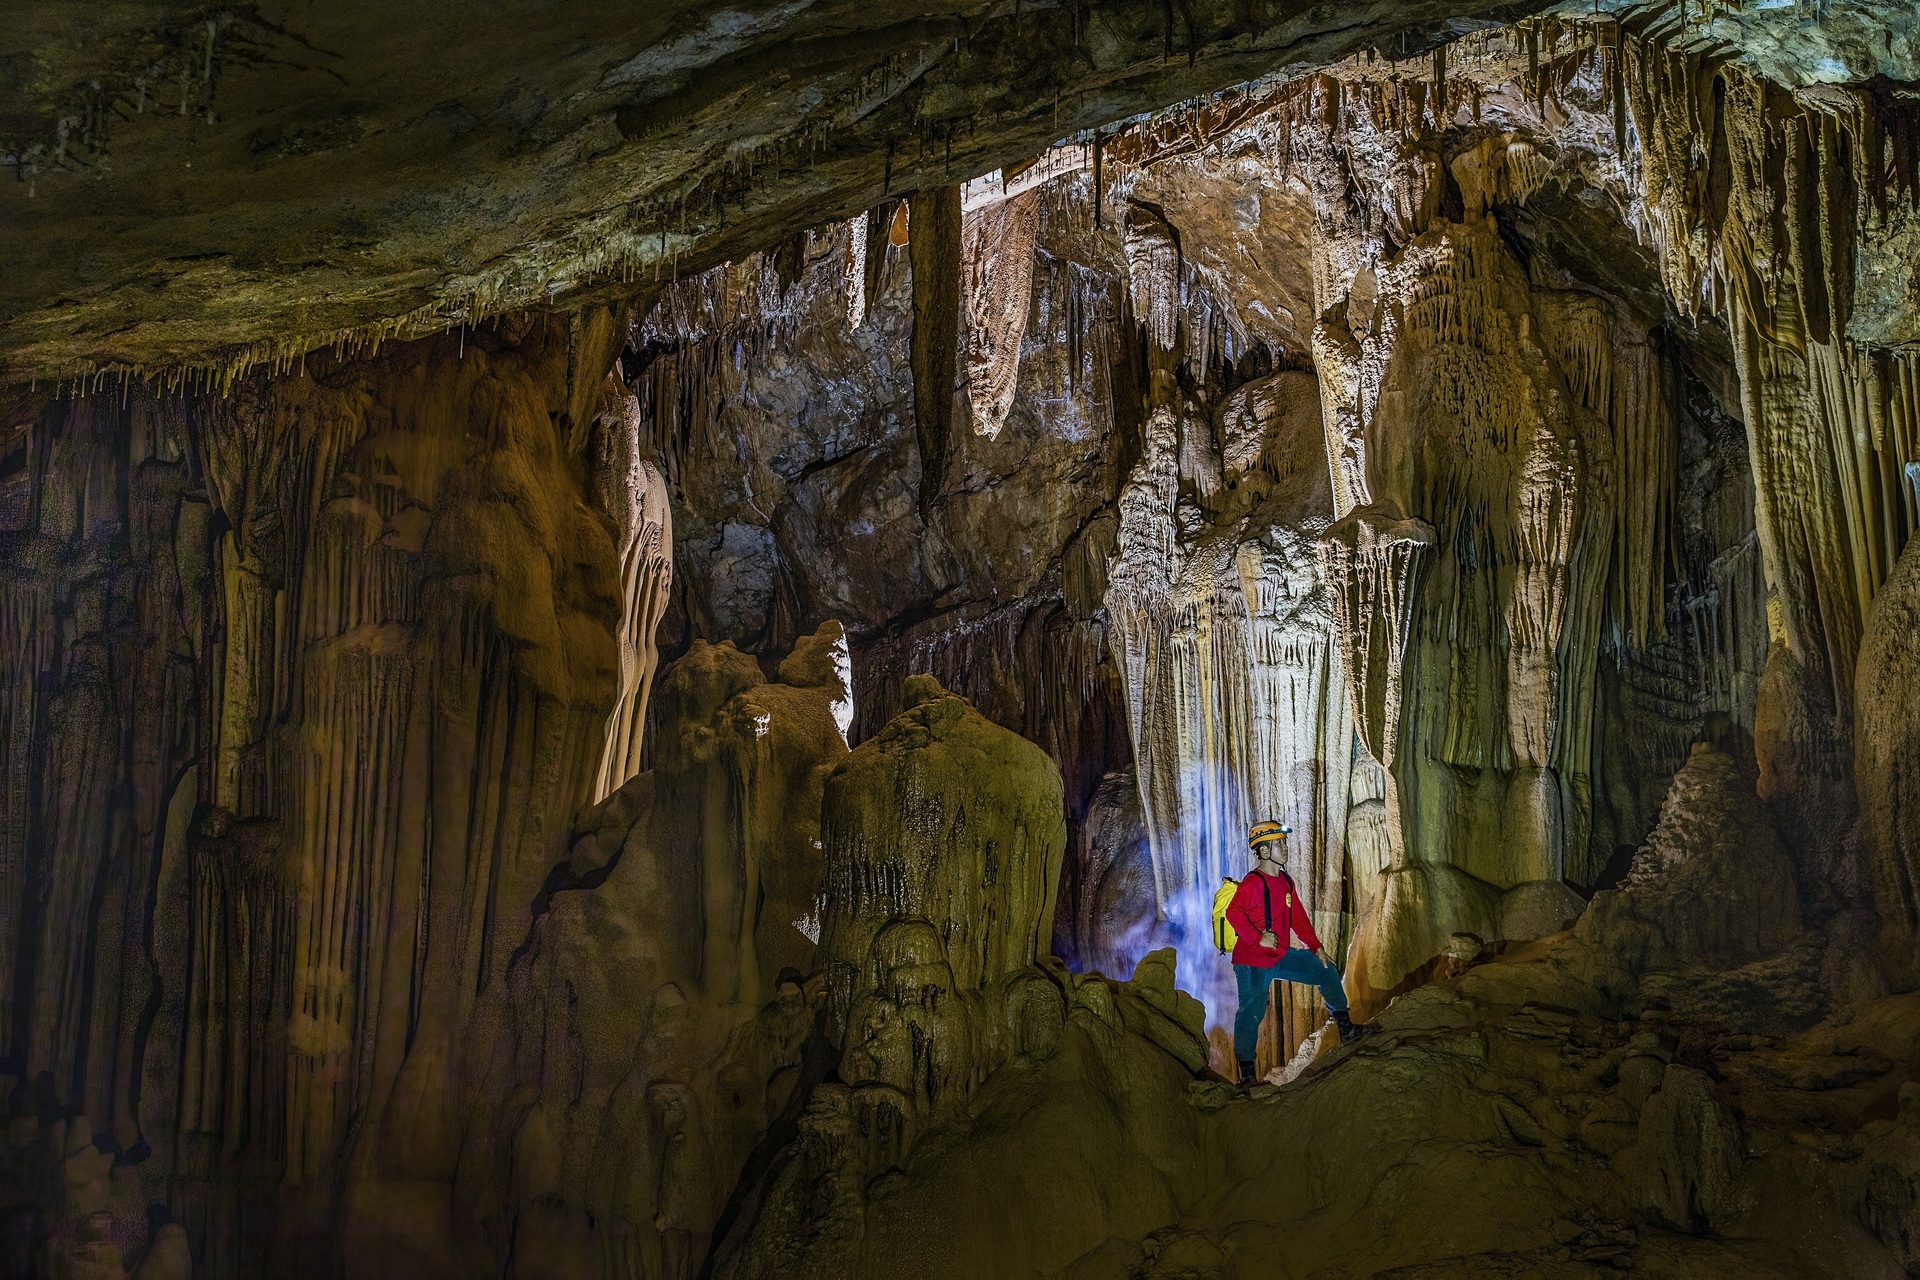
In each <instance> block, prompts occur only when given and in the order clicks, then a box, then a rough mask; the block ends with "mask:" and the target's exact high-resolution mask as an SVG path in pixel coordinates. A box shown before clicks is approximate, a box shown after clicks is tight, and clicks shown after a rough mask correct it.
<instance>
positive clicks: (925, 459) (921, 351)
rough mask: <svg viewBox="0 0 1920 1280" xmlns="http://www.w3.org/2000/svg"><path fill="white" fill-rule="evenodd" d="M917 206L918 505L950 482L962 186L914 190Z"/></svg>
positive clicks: (929, 503)
mask: <svg viewBox="0 0 1920 1280" xmlns="http://www.w3.org/2000/svg"><path fill="white" fill-rule="evenodd" d="M909 204H910V206H911V208H912V210H913V220H912V227H913V232H912V239H911V241H910V243H909V245H908V249H909V252H910V253H911V255H912V261H913V404H914V421H915V423H916V429H917V431H918V433H919V441H920V506H921V509H922V510H923V511H931V510H932V509H933V508H934V505H935V503H936V502H937V501H938V499H939V497H940V490H941V487H942V485H943V484H944V483H945V481H946V473H947V453H948V450H949V449H950V448H951V447H952V440H953V401H954V389H955V386H956V384H957V383H958V381H959V361H960V308H961V293H960V290H961V285H962V276H961V272H962V262H963V259H962V255H963V252H964V249H963V244H962V241H963V238H964V234H963V227H962V216H961V211H960V188H958V187H938V188H935V189H933V190H930V191H923V192H916V193H915V194H914V196H913V198H912V200H911V201H910V202H909Z"/></svg>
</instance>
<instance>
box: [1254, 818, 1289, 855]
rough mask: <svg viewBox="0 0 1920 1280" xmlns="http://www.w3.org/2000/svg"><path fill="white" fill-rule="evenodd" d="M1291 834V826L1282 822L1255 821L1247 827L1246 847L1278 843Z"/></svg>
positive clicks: (1255, 847) (1256, 847)
mask: <svg viewBox="0 0 1920 1280" xmlns="http://www.w3.org/2000/svg"><path fill="white" fill-rule="evenodd" d="M1292 834H1293V828H1292V827H1290V826H1288V825H1287V824H1286V823H1284V822H1274V821H1273V820H1271V819H1269V820H1267V821H1266V822H1256V823H1254V824H1253V825H1252V826H1250V827H1248V828H1247V847H1248V848H1249V849H1258V848H1259V847H1260V846H1261V845H1263V844H1278V843H1280V841H1282V840H1285V839H1286V838H1287V837H1288V836H1290V835H1292Z"/></svg>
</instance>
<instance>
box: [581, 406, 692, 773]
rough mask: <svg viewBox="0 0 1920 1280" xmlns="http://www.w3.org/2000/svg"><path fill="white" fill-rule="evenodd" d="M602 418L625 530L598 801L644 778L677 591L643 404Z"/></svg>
mask: <svg viewBox="0 0 1920 1280" xmlns="http://www.w3.org/2000/svg"><path fill="white" fill-rule="evenodd" d="M611 399H612V404H611V405H605V404H603V409H602V413H601V416H600V418H599V420H598V429H599V438H598V452H599V455H600V456H599V460H598V467H597V474H598V475H599V476H600V478H601V493H600V494H599V499H600V504H601V506H602V507H603V508H604V509H605V510H607V511H608V512H609V513H610V514H611V515H612V516H613V518H614V523H615V525H616V526H617V527H618V529H619V530H620V542H619V552H620V581H621V596H622V600H623V603H624V606H625V607H624V611H623V613H622V615H621V619H620V634H619V645H620V700H619V701H618V702H617V703H615V704H614V708H613V713H612V715H611V716H610V717H609V718H608V720H607V740H606V746H605V748H604V749H603V751H602V754H601V757H600V768H599V775H598V778H597V780H596V781H595V783H594V795H593V798H594V800H595V801H596V802H598V801H601V800H604V799H606V798H607V797H608V796H609V795H611V794H613V792H615V791H616V790H618V789H619V788H620V787H621V786H622V785H623V784H625V782H626V781H627V779H629V778H631V777H633V776H634V775H635V774H637V773H639V772H640V766H641V746H642V736H643V731H644V729H645V726H646V723H647V698H648V694H649V692H650V691H651V689H652V685H653V674H654V670H655V669H656V668H657V667H658V666H659V664H660V649H659V645H658V644H657V643H656V640H655V635H656V633H657V632H658V631H659V628H660V620H661V618H662V617H663V616H665V614H666V611H667V603H668V600H669V598H670V595H671V592H672V589H673V509H672V504H671V503H670V501H669V498H668V493H667V484H666V480H665V478H664V477H663V476H661V474H660V472H659V469H658V468H656V467H655V466H654V465H653V463H651V462H649V461H646V460H645V459H643V458H642V457H641V456H640V439H641V411H640V405H639V402H638V401H637V400H636V399H635V398H634V397H633V396H631V395H629V394H625V393H624V392H623V393H621V394H619V395H617V396H614V397H611Z"/></svg>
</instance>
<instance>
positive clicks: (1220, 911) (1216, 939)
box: [1213, 876, 1240, 955]
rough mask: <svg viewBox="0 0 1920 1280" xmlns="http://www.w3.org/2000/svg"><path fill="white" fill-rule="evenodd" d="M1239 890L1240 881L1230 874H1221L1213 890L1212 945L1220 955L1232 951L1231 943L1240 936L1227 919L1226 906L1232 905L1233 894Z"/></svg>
mask: <svg viewBox="0 0 1920 1280" xmlns="http://www.w3.org/2000/svg"><path fill="white" fill-rule="evenodd" d="M1239 891H1240V882H1239V881H1238V880H1235V879H1233V878H1232V877H1231V876H1221V877H1220V887H1219V888H1218V889H1215V890H1214V891H1213V945H1214V946H1216V947H1218V948H1219V949H1220V954H1222V955H1228V954H1230V953H1231V952H1232V951H1233V944H1234V942H1235V941H1237V940H1238V938H1239V936H1240V935H1239V931H1238V930H1236V929H1235V928H1234V927H1233V925H1232V924H1231V923H1230V922H1229V921H1228V920H1227V908H1228V907H1230V906H1232V905H1233V895H1234V894H1236V893H1238V892H1239Z"/></svg>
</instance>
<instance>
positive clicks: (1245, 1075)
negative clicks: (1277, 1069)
mask: <svg viewBox="0 0 1920 1280" xmlns="http://www.w3.org/2000/svg"><path fill="white" fill-rule="evenodd" d="M1239 1064H1240V1084H1241V1087H1243V1088H1244V1087H1246V1086H1247V1085H1250V1084H1253V1083H1254V1080H1255V1077H1254V1074H1253V1063H1251V1062H1249V1061H1247V1060H1246V1059H1245V1058H1241V1059H1239Z"/></svg>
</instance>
